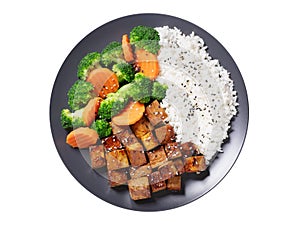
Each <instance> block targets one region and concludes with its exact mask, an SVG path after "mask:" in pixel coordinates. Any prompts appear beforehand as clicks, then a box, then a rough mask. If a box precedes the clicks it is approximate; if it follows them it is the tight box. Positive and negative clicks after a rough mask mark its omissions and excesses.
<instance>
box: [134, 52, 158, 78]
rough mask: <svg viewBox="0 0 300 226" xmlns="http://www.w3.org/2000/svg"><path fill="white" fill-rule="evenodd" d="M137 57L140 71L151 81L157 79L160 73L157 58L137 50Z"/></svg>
mask: <svg viewBox="0 0 300 226" xmlns="http://www.w3.org/2000/svg"><path fill="white" fill-rule="evenodd" d="M135 55H136V64H137V66H138V67H139V68H140V71H141V72H142V73H143V74H144V75H145V76H147V77H148V78H150V79H151V80H154V79H156V78H157V76H158V74H159V72H160V68H159V64H158V60H157V56H156V55H155V54H152V53H149V52H147V51H146V50H143V49H137V50H136V51H135Z"/></svg>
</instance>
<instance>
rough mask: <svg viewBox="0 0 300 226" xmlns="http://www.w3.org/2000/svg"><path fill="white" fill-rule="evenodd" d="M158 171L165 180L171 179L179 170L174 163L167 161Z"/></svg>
mask: <svg viewBox="0 0 300 226" xmlns="http://www.w3.org/2000/svg"><path fill="white" fill-rule="evenodd" d="M158 171H159V172H160V174H161V177H162V179H163V180H167V179H170V178H172V177H174V176H175V175H176V173H177V169H176V167H175V165H174V163H173V162H172V161H167V162H166V163H164V164H163V165H161V166H159V167H158Z"/></svg>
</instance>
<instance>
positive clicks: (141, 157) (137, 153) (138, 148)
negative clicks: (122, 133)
mask: <svg viewBox="0 0 300 226" xmlns="http://www.w3.org/2000/svg"><path fill="white" fill-rule="evenodd" d="M125 149H126V153H127V156H128V158H129V161H130V164H131V165H132V166H141V165H144V164H146V163H147V159H146V155H145V151H144V147H143V145H141V144H140V143H139V142H137V143H134V144H131V145H127V146H126V148H125Z"/></svg>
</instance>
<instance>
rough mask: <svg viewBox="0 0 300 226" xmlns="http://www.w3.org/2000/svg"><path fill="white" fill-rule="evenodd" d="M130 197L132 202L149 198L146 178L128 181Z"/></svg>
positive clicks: (148, 186) (149, 193)
mask: <svg viewBox="0 0 300 226" xmlns="http://www.w3.org/2000/svg"><path fill="white" fill-rule="evenodd" d="M128 189H129V194H130V197H131V198H132V199H133V200H140V199H148V198H151V191H150V184H149V181H148V177H139V178H134V179H130V180H129V181H128Z"/></svg>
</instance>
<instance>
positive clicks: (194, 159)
mask: <svg viewBox="0 0 300 226" xmlns="http://www.w3.org/2000/svg"><path fill="white" fill-rule="evenodd" d="M204 170H206V164H205V158H204V156H203V155H201V156H191V157H188V158H186V159H185V160H184V171H185V172H187V173H196V172H201V171H204Z"/></svg>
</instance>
